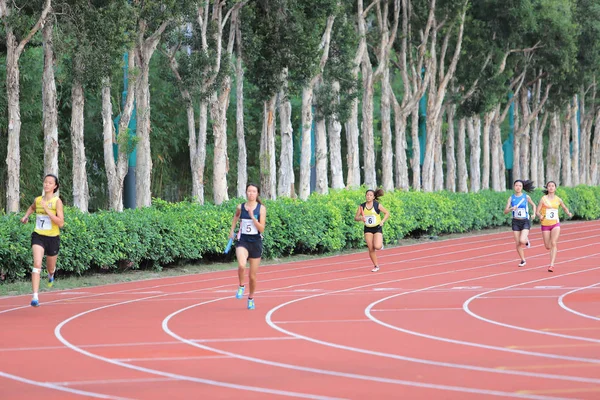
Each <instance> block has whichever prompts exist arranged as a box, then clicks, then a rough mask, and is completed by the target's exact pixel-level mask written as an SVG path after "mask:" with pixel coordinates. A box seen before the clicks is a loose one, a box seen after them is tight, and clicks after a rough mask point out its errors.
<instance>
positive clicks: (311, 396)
mask: <svg viewBox="0 0 600 400" xmlns="http://www.w3.org/2000/svg"><path fill="white" fill-rule="evenodd" d="M157 296H165V295H157ZM228 299H231V296H227V297H221V298H218V299H214V300H209V301H207V302H206V303H212V302H215V301H221V300H228ZM137 301H139V299H133V300H129V301H125V302H122V303H118V304H110V305H106V306H102V307H97V308H94V309H91V310H87V311H84V312H81V313H79V314H76V315H73V316H72V317H70V318H67V319H65V320H64V321H62V322H61V323H60V324H58V325H57V326H56V328H55V329H54V336H56V338H57V339H58V340H59V341H60V342H61V343H62V344H64V345H65V346H66V347H68V348H69V349H71V350H73V351H75V352H77V353H80V354H83V355H84V356H87V357H89V358H93V359H96V360H100V361H103V362H105V363H108V364H113V365H118V366H120V367H124V368H128V369H132V370H136V371H140V372H145V373H148V374H152V375H158V376H162V377H165V378H172V379H178V380H181V381H188V382H195V383H202V384H205V385H212V386H218V387H224V388H228V389H238V390H246V391H250V392H257V393H265V394H272V395H279V396H286V397H298V398H304V399H315V400H333V399H336V400H337V398H333V397H327V396H320V395H315V394H310V393H300V392H292V391H286V390H276V389H269V388H264V387H258V386H249V385H241V384H235V383H228V382H222V381H216V380H213V379H204V378H197V377H193V376H187V375H180V374H175V373H171V372H165V371H160V370H156V369H152V368H145V367H141V366H139V365H134V364H128V363H125V362H122V361H118V360H115V359H111V358H108V357H103V356H100V355H97V354H94V353H91V352H89V351H87V350H84V349H82V348H80V347H78V346H75V345H73V344H72V343H71V342H69V341H68V340H67V339H65V338H64V336H63V335H62V332H61V330H62V328H63V327H64V326H65V325H67V324H68V323H69V322H71V321H73V320H75V319H77V318H79V317H81V316H84V315H87V314H90V313H92V312H95V311H99V310H103V309H106V308H111V307H115V306H117V305H124V304H130V303H135V302H137ZM190 343H194V342H191V341H190Z"/></svg>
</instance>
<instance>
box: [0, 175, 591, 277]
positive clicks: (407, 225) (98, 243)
mask: <svg viewBox="0 0 600 400" xmlns="http://www.w3.org/2000/svg"><path fill="white" fill-rule="evenodd" d="M364 193H365V192H364V190H354V191H349V190H340V191H332V192H331V193H330V194H328V195H317V194H313V195H312V196H311V197H310V198H309V199H308V200H307V201H301V200H297V199H279V200H276V201H265V205H266V207H267V209H268V213H267V228H266V230H265V234H264V238H265V240H264V257H265V258H273V257H280V256H285V255H290V254H298V253H304V254H309V253H321V252H325V251H337V250H341V249H347V248H357V247H362V246H364V244H363V234H362V225H361V224H360V223H358V222H355V221H354V214H355V212H356V209H357V207H358V205H359V204H360V203H361V202H363V201H364ZM510 194H511V192H501V193H497V192H490V191H482V192H480V193H449V192H437V193H422V192H401V191H396V192H390V193H387V194H386V195H385V196H384V197H383V198H382V199H381V200H380V201H381V204H382V205H384V206H385V207H386V208H387V209H388V210H390V212H391V218H390V220H389V222H388V223H387V224H386V225H385V230H384V240H385V242H386V243H395V242H397V241H398V240H399V239H401V238H403V237H406V236H421V235H424V234H427V235H437V234H442V233H453V232H465V231H469V230H477V229H482V228H488V227H494V226H502V225H508V223H509V220H510V214H509V215H505V214H504V213H503V209H504V206H505V204H506V201H507V199H508V196H509V195H510ZM558 195H559V196H560V197H562V198H563V200H564V201H565V203H566V204H567V206H568V207H569V208H570V210H571V212H573V214H574V215H575V218H580V219H587V220H591V219H598V218H600V187H589V186H578V187H575V188H559V190H558ZM531 196H532V198H533V200H534V201H535V202H536V204H537V202H538V201H539V199H540V197H541V196H542V193H541V191H539V190H538V191H536V192H535V193H533V194H532V195H531ZM241 201H242V200H241V199H234V200H231V201H229V202H227V203H225V204H223V205H221V206H215V205H211V204H207V205H203V206H201V205H198V204H195V203H188V202H182V203H167V202H165V201H162V200H158V199H155V200H154V202H153V206H152V207H148V208H143V209H138V210H126V211H124V212H122V213H116V212H108V211H102V212H97V213H94V214H84V213H81V212H80V211H78V210H77V209H74V208H71V207H66V208H65V226H64V228H63V230H62V232H61V252H60V256H59V258H58V267H59V268H60V269H61V270H63V271H70V272H72V273H76V274H83V273H85V272H86V271H90V270H91V271H98V270H106V269H119V268H124V267H128V268H139V267H154V268H161V267H162V266H165V265H169V264H171V263H174V262H178V261H197V260H201V259H203V258H210V259H218V258H223V259H230V257H231V256H223V255H222V252H223V249H224V247H225V245H226V243H227V235H228V232H229V229H230V226H231V218H232V216H233V213H234V210H235V207H236V205H237V204H239V203H240V202H241ZM21 216H22V214H20V215H1V216H0V270H1V272H2V274H3V275H4V276H5V277H6V278H7V279H8V280H14V279H18V278H22V277H25V276H28V273H29V269H30V268H31V248H30V238H31V231H32V229H33V224H32V223H29V224H27V225H24V224H21V223H20V221H19V218H20V217H21Z"/></svg>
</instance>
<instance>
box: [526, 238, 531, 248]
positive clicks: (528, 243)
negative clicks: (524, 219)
mask: <svg viewBox="0 0 600 400" xmlns="http://www.w3.org/2000/svg"><path fill="white" fill-rule="evenodd" d="M525 247H526V248H528V249H529V248H531V242H530V241H529V240H527V244H526V245H525Z"/></svg>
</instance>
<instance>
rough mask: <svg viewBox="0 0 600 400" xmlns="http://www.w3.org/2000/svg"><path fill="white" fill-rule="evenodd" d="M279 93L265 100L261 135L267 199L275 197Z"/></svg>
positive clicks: (262, 183) (263, 190)
mask: <svg viewBox="0 0 600 400" xmlns="http://www.w3.org/2000/svg"><path fill="white" fill-rule="evenodd" d="M276 100H277V95H274V96H272V97H271V98H270V99H269V100H267V101H265V102H264V108H263V127H262V132H261V135H260V156H259V159H260V186H261V195H262V197H264V198H265V199H275V198H277V194H276V177H277V168H276V167H275V102H276Z"/></svg>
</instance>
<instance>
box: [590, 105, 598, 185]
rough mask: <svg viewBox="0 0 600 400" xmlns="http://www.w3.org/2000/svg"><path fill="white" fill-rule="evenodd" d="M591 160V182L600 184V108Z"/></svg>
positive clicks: (595, 124) (595, 125)
mask: <svg viewBox="0 0 600 400" xmlns="http://www.w3.org/2000/svg"><path fill="white" fill-rule="evenodd" d="M590 162H591V165H590V183H591V184H592V185H594V186H597V185H600V109H598V111H596V120H595V122H594V142H593V143H592V156H591V158H590Z"/></svg>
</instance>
